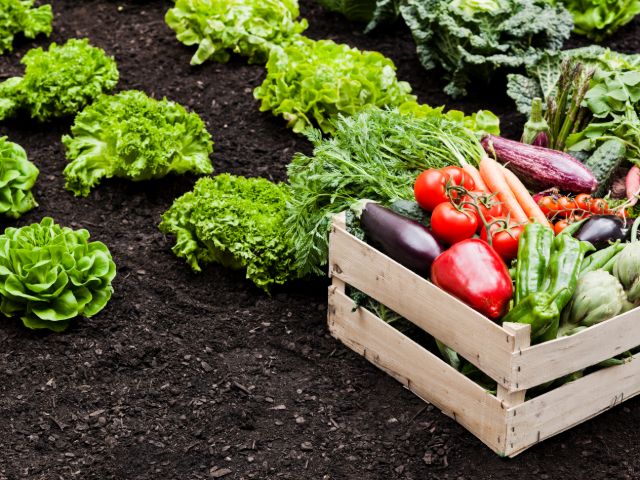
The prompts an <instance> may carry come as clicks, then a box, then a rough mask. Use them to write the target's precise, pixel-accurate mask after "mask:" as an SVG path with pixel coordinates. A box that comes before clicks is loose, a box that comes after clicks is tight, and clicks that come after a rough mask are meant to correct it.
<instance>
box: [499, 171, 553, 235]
mask: <svg viewBox="0 0 640 480" xmlns="http://www.w3.org/2000/svg"><path fill="white" fill-rule="evenodd" d="M501 168H502V173H503V174H504V179H505V180H506V181H507V185H509V188H510V189H511V191H512V192H513V194H514V195H515V196H516V199H517V200H518V203H519V204H520V206H521V207H522V210H524V213H526V214H527V216H528V217H529V218H533V219H534V220H535V221H536V222H539V223H541V224H543V225H546V226H549V221H548V220H547V217H546V216H545V214H544V213H542V210H540V207H539V206H538V204H537V203H536V202H535V200H534V199H533V198H532V197H531V195H530V194H529V190H527V187H525V186H524V185H523V184H522V182H521V181H520V179H519V178H518V177H516V175H515V174H514V173H513V172H512V171H511V170H507V169H506V168H505V167H501Z"/></svg>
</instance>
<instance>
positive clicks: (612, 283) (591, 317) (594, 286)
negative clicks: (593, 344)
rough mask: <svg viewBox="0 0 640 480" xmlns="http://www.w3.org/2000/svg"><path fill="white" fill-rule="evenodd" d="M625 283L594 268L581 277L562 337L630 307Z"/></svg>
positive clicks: (564, 317) (565, 316)
mask: <svg viewBox="0 0 640 480" xmlns="http://www.w3.org/2000/svg"><path fill="white" fill-rule="evenodd" d="M629 306H630V304H629V302H628V301H627V296H626V294H625V292H624V289H623V288H622V285H621V284H620V282H619V281H618V279H616V277H614V276H613V275H611V274H610V273H608V272H606V271H604V270H594V271H592V272H588V273H586V274H584V275H583V276H582V277H580V279H579V280H578V284H577V286H576V290H575V292H574V294H573V296H572V297H571V301H570V302H569V305H567V307H566V308H565V309H564V310H563V313H562V325H561V327H560V331H559V334H558V336H559V337H560V336H563V335H571V334H572V333H576V332H577V331H580V330H582V329H584V328H586V327H590V326H592V325H595V324H596V323H600V322H603V321H605V320H608V319H610V318H612V317H615V316H616V315H618V314H619V313H622V312H625V311H626V310H628V308H629Z"/></svg>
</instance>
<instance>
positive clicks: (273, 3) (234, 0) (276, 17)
mask: <svg viewBox="0 0 640 480" xmlns="http://www.w3.org/2000/svg"><path fill="white" fill-rule="evenodd" d="M299 15H300V11H299V9H298V0H177V1H176V4H175V6H174V7H173V8H172V9H170V10H169V11H168V12H167V15H166V17H165V20H166V22H167V24H168V25H169V27H171V28H172V29H173V30H174V31H175V32H176V36H177V38H178V40H179V41H181V42H182V43H184V44H185V45H189V46H191V45H198V50H197V51H196V53H195V54H194V55H193V58H192V59H191V64H192V65H200V64H201V63H203V62H205V61H206V60H208V59H211V60H214V61H216V62H223V63H224V62H226V61H228V60H229V56H230V54H231V53H232V52H233V53H238V54H240V55H242V56H244V57H249V63H265V62H266V61H267V57H268V56H269V50H271V48H272V47H273V46H274V45H282V44H284V43H286V42H288V41H289V40H290V38H291V37H293V36H295V35H297V34H300V33H301V32H303V31H304V30H305V29H306V28H307V21H306V20H302V21H299V22H298V21H296V18H297V17H298V16H299Z"/></svg>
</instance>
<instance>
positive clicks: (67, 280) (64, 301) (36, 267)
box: [0, 217, 116, 332]
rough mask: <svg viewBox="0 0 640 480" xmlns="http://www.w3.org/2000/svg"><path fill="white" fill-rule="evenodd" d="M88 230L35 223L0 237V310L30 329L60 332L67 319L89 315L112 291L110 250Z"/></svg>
mask: <svg viewBox="0 0 640 480" xmlns="http://www.w3.org/2000/svg"><path fill="white" fill-rule="evenodd" d="M89 237H90V235H89V232H88V231H86V230H72V229H70V228H67V227H61V226H59V225H56V224H55V223H54V221H53V219H51V218H49V217H45V218H44V219H42V221H41V222H40V223H34V224H33V225H29V226H26V227H22V228H7V229H6V230H5V232H4V234H3V235H0V312H2V313H3V314H4V315H6V316H7V317H13V316H18V317H20V319H21V320H22V322H23V323H24V325H25V326H27V327H28V328H31V329H43V328H44V329H49V330H53V331H55V332H61V331H64V330H65V329H66V328H67V327H68V326H69V322H70V320H71V319H73V318H75V317H78V316H84V317H91V316H93V315H95V314H96V313H98V312H99V311H100V310H102V309H103V308H104V307H105V305H106V304H107V302H108V301H109V299H110V298H111V294H112V293H113V288H112V286H111V282H112V280H113V279H114V277H115V275H116V266H115V264H114V263H113V260H112V258H111V254H110V253H109V249H108V248H107V247H106V246H105V245H104V244H103V243H101V242H89Z"/></svg>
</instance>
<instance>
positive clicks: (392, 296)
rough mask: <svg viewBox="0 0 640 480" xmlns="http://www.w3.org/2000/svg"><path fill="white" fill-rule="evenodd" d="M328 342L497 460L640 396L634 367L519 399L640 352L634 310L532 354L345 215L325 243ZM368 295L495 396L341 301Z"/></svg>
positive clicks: (639, 314) (517, 336)
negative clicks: (349, 226) (465, 365)
mask: <svg viewBox="0 0 640 480" xmlns="http://www.w3.org/2000/svg"><path fill="white" fill-rule="evenodd" d="M329 275H330V276H331V277H332V285H331V286H330V287H329V310H328V312H329V313H328V323H329V329H330V331H331V334H332V335H333V336H334V337H335V338H337V339H339V340H340V341H341V342H342V343H344V344H345V345H346V346H348V347H349V348H351V349H352V350H354V351H355V352H357V353H359V354H360V355H362V356H364V357H365V358H366V359H367V360H369V361H370V362H371V363H373V364H374V365H376V366H378V367H379V368H381V369H382V370H384V371H385V372H387V373H388V374H390V375H391V376H392V377H394V378H395V379H397V380H398V381H400V382H401V383H402V384H403V385H404V386H405V387H406V388H408V389H409V390H411V391H412V392H414V393H415V394H416V395H418V396H419V397H421V398H422V399H424V400H426V401H428V402H430V403H432V404H434V405H436V406H437V407H438V408H439V409H440V410H442V412H443V413H445V414H446V415H449V416H450V417H452V418H453V419H454V420H456V421H457V422H458V423H460V424H461V425H463V426H464V427H465V428H466V429H467V430H469V431H470V432H471V433H473V434H474V435H475V436H476V437H478V438H479V439H480V440H482V442H484V443H485V444H486V445H487V446H488V447H489V448H491V449H493V450H494V451H495V452H496V453H498V454H499V455H506V456H510V457H513V456H515V455H517V454H518V453H520V452H522V451H523V450H525V449H527V448H529V447H531V446H532V445H535V444H536V443H538V442H540V441H542V440H544V439H546V438H549V437H551V436H552V435H555V434H557V433H559V432H562V431H564V430H567V429H568V428H571V427H572V426H574V425H578V424H579V423H582V422H584V421H585V420H587V419H589V418H591V417H594V416H595V415H598V414H599V413H601V412H604V411H605V410H608V409H610V408H612V407H614V406H615V405H617V404H619V403H621V402H622V401H624V400H627V399H628V398H630V397H633V396H634V395H636V394H637V393H639V392H640V360H637V357H638V356H640V354H637V355H635V356H634V357H632V358H631V359H630V360H629V361H627V362H626V363H624V364H623V365H619V366H614V367H609V368H604V369H601V370H598V371H595V372H594V373H591V374H589V375H586V376H584V377H582V378H580V379H578V380H575V381H572V382H570V383H566V384H564V385H562V386H560V387H557V388H555V389H553V390H550V391H548V392H547V393H544V394H541V395H539V396H537V397H534V398H532V399H530V400H526V399H525V393H526V391H527V389H529V388H532V387H535V386H537V385H541V384H544V383H546V382H550V381H552V380H555V379H557V378H560V377H563V376H565V375H568V374H571V373H573V372H576V371H579V370H582V369H584V368H586V367H588V366H592V365H595V364H597V363H599V362H601V361H603V360H606V359H608V358H611V357H614V356H616V355H619V354H621V353H623V352H625V351H627V350H629V349H632V348H634V347H636V346H638V345H640V309H639V308H636V309H634V310H632V311H629V312H626V313H624V314H622V315H618V316H617V317H615V318H612V319H610V320H607V321H605V322H602V323H600V324H598V325H595V326H593V327H590V328H588V329H586V330H584V331H582V332H580V333H577V334H575V335H572V336H569V337H564V338H560V339H556V340H553V341H549V342H545V343H541V344H538V345H534V346H530V328H529V326H528V325H523V324H515V323H509V324H507V323H505V324H504V325H502V326H500V325H498V324H496V323H494V322H493V321H491V320H489V319H488V318H486V317H485V316H483V315H481V314H480V313H478V312H476V311H475V310H473V309H471V308H470V307H468V306H467V305H465V304H464V303H462V302H460V301H459V300H458V299H456V298H454V297H452V296H451V295H449V294H448V293H446V292H445V291H444V290H441V289H440V288H438V287H436V286H435V285H433V284H432V283H430V282H429V281H427V280H425V279H424V278H422V277H420V276H418V275H416V274H415V273H413V272H411V271H410V270H408V269H406V268H404V267H403V266H401V265H400V264H398V263H396V262H395V261H393V260H392V259H390V258H389V257H387V256H386V255H384V254H383V253H381V252H379V251H378V250H376V249H375V248H373V247H371V246H369V245H367V244H366V243H364V242H362V241H360V240H358V239H357V238H356V237H355V236H353V235H351V234H349V233H348V232H347V231H346V227H345V214H344V213H342V214H340V215H337V216H336V217H334V221H333V225H332V231H331V235H330V253H329ZM346 285H351V286H352V287H354V288H356V289H358V290H360V291H362V292H364V293H365V294H367V295H369V296H370V297H372V298H374V299H375V300H377V301H378V302H380V303H382V304H384V305H385V306H387V307H388V308H390V309H391V310H393V311H395V312H396V313H398V314H400V315H402V316H403V317H405V318H406V319H407V320H409V321H411V322H412V323H413V324H415V325H416V326H418V327H420V328H422V329H423V330H424V331H426V332H427V333H429V334H431V335H432V336H434V337H435V338H437V339H438V340H440V341H441V342H443V343H444V344H446V345H448V346H449V347H450V348H452V349H453V350H455V351H456V352H458V354H460V355H461V356H463V357H464V358H465V359H466V360H468V361H469V362H471V363H472V364H474V365H475V366H476V367H478V368H479V369H480V370H482V371H483V372H484V373H486V374H487V375H488V376H489V377H491V378H492V379H493V380H495V381H496V382H497V383H498V388H497V394H496V395H494V394H492V393H490V392H488V391H486V390H485V389H484V388H482V387H481V386H479V385H478V384H476V383H475V382H473V381H472V380H470V379H468V378H467V377H465V376H464V375H462V374H461V373H459V372H458V371H457V370H455V369H454V368H453V367H451V366H450V365H449V364H447V363H446V362H444V361H443V360H441V359H440V358H439V357H437V356H436V355H434V354H432V353H431V352H429V351H428V350H426V349H425V348H423V347H422V346H420V345H418V344H417V343H416V342H414V341H413V340H411V339H410V338H409V337H407V336H406V335H404V334H403V333H401V332H400V331H398V330H396V329H395V328H393V327H391V326H390V325H388V324H387V323H385V322H384V321H383V320H381V319H380V318H379V317H377V316H376V315H374V314H373V313H371V312H370V311H368V310H366V309H365V308H363V307H360V308H355V303H354V302H353V301H352V300H351V299H350V298H349V297H348V296H347V295H346V294H345V287H346Z"/></svg>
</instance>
